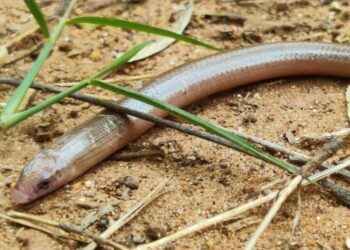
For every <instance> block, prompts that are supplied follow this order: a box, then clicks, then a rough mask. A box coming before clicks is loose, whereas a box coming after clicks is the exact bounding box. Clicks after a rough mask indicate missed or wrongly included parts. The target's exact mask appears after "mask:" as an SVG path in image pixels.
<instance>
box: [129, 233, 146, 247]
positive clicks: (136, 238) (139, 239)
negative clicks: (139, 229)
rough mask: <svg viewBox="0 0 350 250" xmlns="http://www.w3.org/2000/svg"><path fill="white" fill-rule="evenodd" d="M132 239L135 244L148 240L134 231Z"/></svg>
mask: <svg viewBox="0 0 350 250" xmlns="http://www.w3.org/2000/svg"><path fill="white" fill-rule="evenodd" d="M131 241H132V243H134V244H135V245H141V244H143V243H145V242H146V239H145V237H144V236H142V235H140V234H137V233H133V234H132V235H131Z"/></svg>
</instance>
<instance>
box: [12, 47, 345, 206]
mask: <svg viewBox="0 0 350 250" xmlns="http://www.w3.org/2000/svg"><path fill="white" fill-rule="evenodd" d="M295 75H328V76H339V77H350V46H344V45H337V44H331V43H317V42H283V43H274V44H265V45H258V46H253V47H248V48H242V49H238V50H234V51H229V52H225V53H221V54H216V55H213V56H209V57H206V58H203V59H200V60H196V61H194V62H191V63H189V64H186V65H183V66H180V67H177V68H175V69H172V70H170V71H168V72H167V73H165V74H162V75H161V76H159V77H158V78H156V79H154V80H152V81H151V82H150V83H149V84H148V85H147V86H146V87H145V88H143V89H142V90H141V91H142V92H143V93H144V94H146V95H149V96H152V97H155V98H158V99H161V100H164V101H167V102H168V103H171V104H173V105H175V106H179V107H184V106H186V105H188V104H190V103H192V102H194V101H197V100H199V99H201V98H203V97H206V96H209V95H212V94H214V93H217V92H220V91H223V90H226V89H230V88H234V87H237V86H241V85H244V84H249V83H254V82H257V81H261V80H266V79H270V78H276V77H286V76H295ZM121 105H124V106H126V107H129V108H132V109H136V110H138V111H142V112H146V113H151V114H154V115H157V116H162V117H163V116H165V115H166V113H165V112H163V111H160V110H158V109H155V108H153V107H150V106H148V105H146V104H143V103H140V102H138V101H135V100H132V99H125V100H123V101H121ZM152 126H153V124H152V123H150V122H146V121H144V120H141V119H138V118H134V117H129V116H126V115H122V114H115V113H107V112H103V113H101V114H99V115H97V116H96V117H95V118H93V119H92V120H90V121H88V122H87V123H85V124H83V125H81V126H80V127H78V128H77V129H75V130H73V131H72V132H70V133H68V134H66V135H64V136H62V137H61V138H60V139H58V141H57V142H56V143H54V144H53V145H52V146H50V147H48V148H47V149H44V150H42V151H41V152H39V153H38V154H37V155H36V156H35V157H34V158H33V159H32V160H31V161H30V162H29V163H28V164H27V165H26V166H25V167H24V168H23V170H22V172H21V175H20V178H19V180H18V182H17V184H16V186H15V188H14V190H13V193H12V197H13V200H14V201H15V202H18V203H28V202H31V201H33V200H35V199H37V198H38V197H41V196H43V195H46V194H47V193H49V192H51V191H53V190H56V189H57V188H59V187H61V186H63V185H65V184H67V183H68V182H70V181H72V180H73V179H75V178H76V177H78V176H80V175H82V174H83V173H85V172H86V171H87V170H89V169H90V168H91V167H93V166H94V165H96V164H97V163H99V162H100V161H102V160H103V159H105V158H106V157H108V156H109V155H110V154H112V153H113V152H115V151H116V150H118V149H120V148H122V147H123V146H125V145H126V144H127V143H128V142H130V141H132V140H134V139H136V138H137V137H139V136H140V135H141V134H143V133H145V132H146V131H147V130H148V129H150V128H151V127H152Z"/></svg>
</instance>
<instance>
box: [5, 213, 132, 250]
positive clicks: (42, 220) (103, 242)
mask: <svg viewBox="0 0 350 250" xmlns="http://www.w3.org/2000/svg"><path fill="white" fill-rule="evenodd" d="M7 214H8V216H10V217H8V218H11V219H12V220H16V221H18V220H17V219H13V218H12V217H16V218H20V219H21V220H20V221H23V222H27V223H30V224H31V225H35V226H36V227H33V228H35V229H38V230H40V229H39V228H43V229H45V230H46V231H45V232H46V233H50V232H51V234H54V233H55V234H56V235H57V236H60V237H66V236H68V234H66V233H63V232H55V231H52V230H51V229H46V228H44V227H41V226H39V225H37V224H33V223H31V222H29V221H28V220H30V221H34V222H37V223H42V224H46V225H50V226H54V227H58V228H60V229H62V230H64V231H66V232H72V233H76V234H79V235H81V236H83V237H87V238H89V239H91V240H93V241H95V242H97V243H98V244H100V245H108V246H112V247H114V248H115V249H121V250H127V248H126V247H124V246H122V245H120V244H118V243H115V242H113V241H110V240H106V239H103V238H101V237H98V236H95V235H93V234H91V233H88V232H85V231H84V230H82V229H80V228H79V227H77V226H74V225H70V224H67V223H61V222H57V221H54V220H51V219H46V218H43V217H40V216H37V215H33V214H27V213H21V212H17V211H9V212H8V213H7ZM22 219H25V220H22ZM55 234H54V235H55ZM69 237H70V239H74V240H78V238H76V237H73V238H72V237H71V236H69ZM79 241H82V240H80V239H79ZM82 242H84V243H87V242H90V241H87V240H84V241H82Z"/></svg>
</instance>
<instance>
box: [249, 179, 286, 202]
mask: <svg viewBox="0 0 350 250" xmlns="http://www.w3.org/2000/svg"><path fill="white" fill-rule="evenodd" d="M285 181H286V179H285V178H281V179H276V180H273V181H271V182H269V183H267V184H266V185H264V186H262V187H260V188H259V189H258V190H256V191H254V192H251V193H250V194H248V196H249V197H252V196H254V195H258V194H261V193H263V192H265V191H266V190H267V189H270V188H272V187H273V186H275V185H277V184H279V183H281V182H285Z"/></svg>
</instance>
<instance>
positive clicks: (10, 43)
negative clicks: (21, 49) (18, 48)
mask: <svg viewBox="0 0 350 250" xmlns="http://www.w3.org/2000/svg"><path fill="white" fill-rule="evenodd" d="M38 30H39V26H38V25H36V24H34V26H33V27H31V28H30V29H29V30H27V31H25V32H23V33H21V34H20V35H18V36H16V37H15V38H13V39H11V41H9V42H7V43H5V44H4V46H5V47H6V48H10V47H11V46H13V45H14V44H16V43H18V42H19V41H21V40H23V39H24V38H26V37H27V36H30V35H32V34H33V33H35V32H37V31H38Z"/></svg>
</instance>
